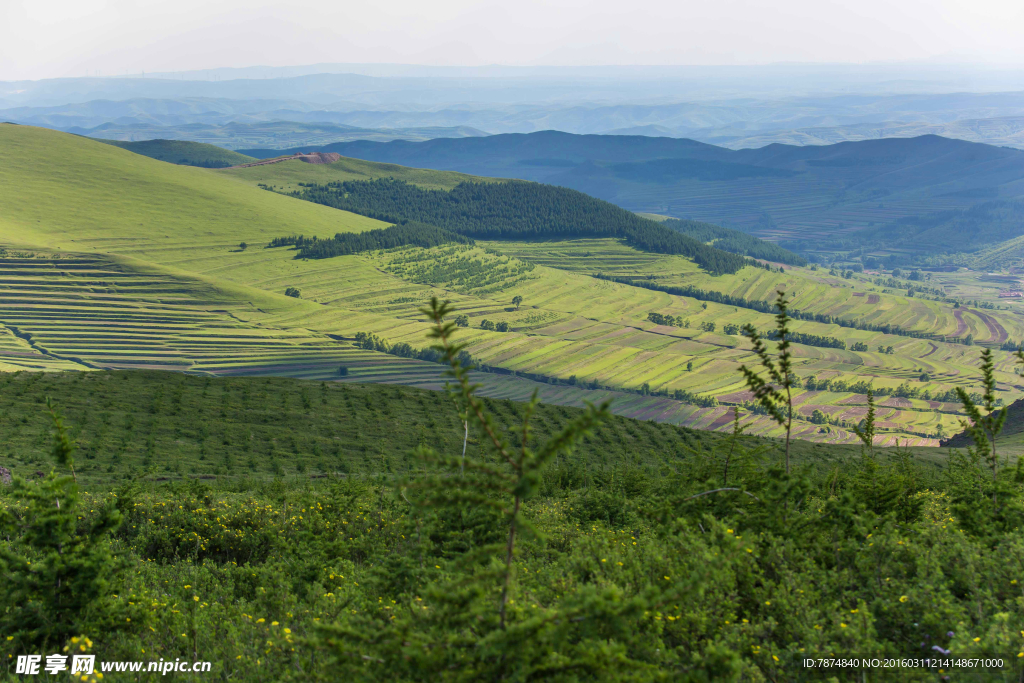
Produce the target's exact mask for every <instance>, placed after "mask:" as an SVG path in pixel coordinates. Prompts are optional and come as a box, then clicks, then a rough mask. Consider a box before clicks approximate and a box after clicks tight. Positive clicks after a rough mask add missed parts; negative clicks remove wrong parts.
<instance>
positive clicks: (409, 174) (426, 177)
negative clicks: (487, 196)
mask: <svg viewBox="0 0 1024 683" xmlns="http://www.w3.org/2000/svg"><path fill="white" fill-rule="evenodd" d="M221 173H222V174H224V175H228V176H231V177H233V178H239V179H241V180H244V181H246V182H248V183H250V184H252V185H254V186H256V185H267V186H273V187H274V188H275V189H278V190H281V191H284V192H293V191H296V190H299V189H300V188H301V185H300V183H305V184H308V183H314V184H317V185H326V184H328V183H333V182H344V181H348V180H377V179H378V178H394V179H395V180H402V181H404V182H407V183H409V184H411V185H416V186H417V187H421V188H423V189H425V190H451V189H452V188H454V187H455V186H456V185H458V184H459V183H465V182H477V183H482V182H500V179H494V178H484V177H479V176H471V175H466V174H465V173H458V172H456V171H436V170H433V169H429V168H411V167H409V166H399V165H398V164H386V163H379V162H375V161H363V160H362V159H349V158H345V157H342V158H341V159H340V160H339V161H336V162H334V163H333V164H306V163H303V162H301V161H299V160H297V159H289V158H288V157H282V161H279V162H277V163H273V164H265V165H261V166H249V167H247V168H231V169H225V170H223V171H221Z"/></svg>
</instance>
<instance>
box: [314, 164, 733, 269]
mask: <svg viewBox="0 0 1024 683" xmlns="http://www.w3.org/2000/svg"><path fill="white" fill-rule="evenodd" d="M294 196H296V197H299V198H302V199H305V200H307V201H311V202H316V203H318V204H323V205H325V206H332V207H335V208H338V209H345V210H349V211H353V212H357V213H361V214H364V215H367V216H373V217H375V218H380V219H382V220H388V221H398V220H410V221H417V222H420V223H425V224H428V225H434V226H437V227H439V228H444V229H445V230H450V231H453V232H457V233H460V234H463V235H467V236H471V237H481V238H490V239H542V240H543V239H565V238H570V239H571V238H578V237H616V238H619V239H622V240H623V241H624V242H626V243H627V244H629V245H631V246H632V247H634V248H636V249H639V250H641V251H648V252H656V253H662V254H682V255H685V256H686V257H687V258H689V259H692V260H693V261H694V262H695V263H697V264H698V265H700V267H701V268H703V269H704V270H706V271H707V272H709V273H713V274H716V275H718V274H722V273H734V272H736V271H737V270H739V269H740V268H742V267H743V266H744V265H745V264H747V263H748V260H747V259H744V258H741V257H739V256H737V255H735V254H731V253H728V252H724V251H721V250H719V249H716V248H714V247H710V246H708V245H707V244H705V243H704V242H703V241H700V240H698V239H694V238H692V237H690V236H688V235H686V234H683V233H682V232H681V231H679V230H674V229H669V228H667V227H666V226H665V225H662V224H660V223H657V222H655V221H649V220H647V219H645V218H642V217H640V216H638V215H636V214H634V213H631V212H629V211H625V210H623V209H621V208H619V207H617V206H615V205H614V204H610V203H608V202H603V201H601V200H599V199H594V198H593V197H589V196H587V195H585V194H583V193H582V192H576V191H574V190H569V189H566V188H561V187H555V186H553V185H543V184H539V183H524V182H507V183H461V184H459V185H457V186H456V187H455V188H454V189H452V190H451V191H444V190H424V189H423V188H420V187H416V186H415V185H410V184H409V183H405V182H402V181H400V180H394V179H390V178H381V179H378V180H370V181H346V182H336V183H332V184H329V185H313V186H308V185H307V186H306V187H303V188H302V189H301V190H300V191H298V192H296V193H294ZM301 256H302V257H307V256H310V254H309V253H307V251H306V250H303V252H301Z"/></svg>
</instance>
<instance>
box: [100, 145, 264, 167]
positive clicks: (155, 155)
mask: <svg viewBox="0 0 1024 683" xmlns="http://www.w3.org/2000/svg"><path fill="white" fill-rule="evenodd" d="M97 139H98V138H97ZM99 141H100V142H104V143H106V144H108V145H114V146H115V147H120V148H121V149H126V150H128V151H129V152H135V153H136V154H141V155H142V156H145V157H150V158H151V159H157V160H159V161H167V162H170V163H172V164H178V165H181V166H199V167H201V168H224V167H226V166H236V165H238V164H244V163H248V162H250V161H255V159H254V158H253V157H250V156H246V155H244V154H239V153H238V152H232V151H231V150H229V149H224V148H223V147H217V146H216V145H208V144H206V143H203V142H192V141H189V140H143V141H141V142H124V141H121V140H102V139H100V140H99Z"/></svg>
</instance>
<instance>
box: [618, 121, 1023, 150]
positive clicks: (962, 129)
mask: <svg viewBox="0 0 1024 683" xmlns="http://www.w3.org/2000/svg"><path fill="white" fill-rule="evenodd" d="M659 131H660V132H659ZM609 133H616V131H609ZM617 134H620V135H672V134H673V132H672V131H670V130H669V129H667V128H664V127H662V126H638V127H635V128H632V129H622V130H621V132H618V133H617ZM921 135H941V136H943V137H947V138H956V139H958V140H967V141H969V142H984V143H986V144H990V145H1001V146H1005V147H1015V148H1017V149H1024V116H1001V117H996V118H990V119H965V120H960V121H951V122H949V123H925V122H923V121H912V122H903V121H886V122H884V123H857V124H853V125H849V126H832V127H821V128H797V129H794V130H776V131H763V132H760V133H757V134H754V135H751V134H750V131H742V130H734V129H730V128H728V127H726V128H721V129H713V130H708V131H692V132H690V133H689V134H688V135H687V136H686V137H692V138H694V139H696V140H701V141H702V142H710V143H712V144H715V145H721V146H723V147H728V148H730V149H744V148H751V147H764V146H765V145H770V144H773V143H782V144H787V145H801V146H804V145H831V144H835V143H837V142H849V141H857V140H875V139H879V138H913V137H919V136H921Z"/></svg>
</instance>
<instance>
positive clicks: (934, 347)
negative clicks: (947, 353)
mask: <svg viewBox="0 0 1024 683" xmlns="http://www.w3.org/2000/svg"><path fill="white" fill-rule="evenodd" d="M928 345H929V346H931V347H932V350H931V351H929V352H928V353H926V354H924V355H923V356H921V358H927V357H928V356H930V355H932V354H933V353H935V352H936V351H938V350H939V347H938V346H936V345H935V344H932V343H931V342H928Z"/></svg>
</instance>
